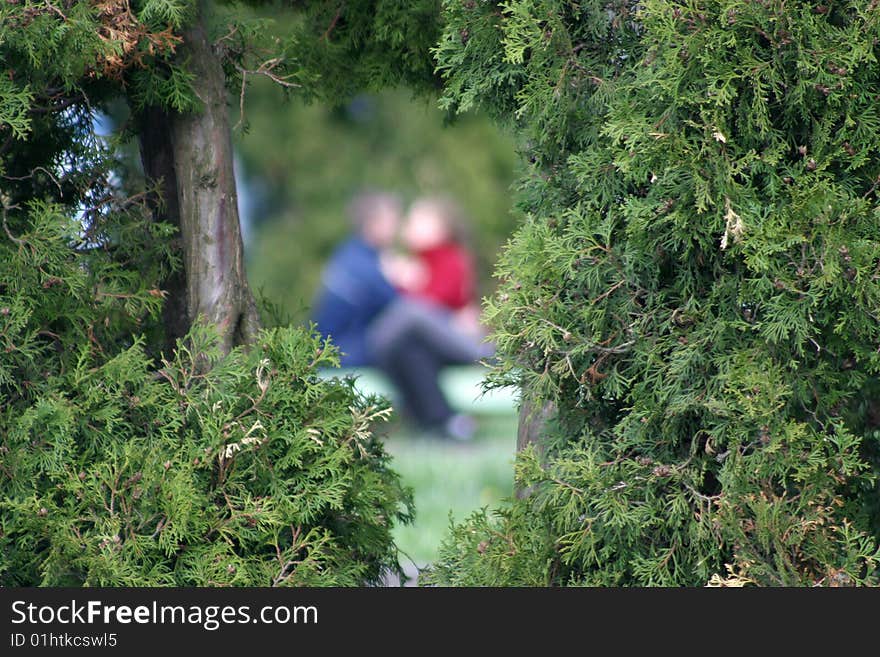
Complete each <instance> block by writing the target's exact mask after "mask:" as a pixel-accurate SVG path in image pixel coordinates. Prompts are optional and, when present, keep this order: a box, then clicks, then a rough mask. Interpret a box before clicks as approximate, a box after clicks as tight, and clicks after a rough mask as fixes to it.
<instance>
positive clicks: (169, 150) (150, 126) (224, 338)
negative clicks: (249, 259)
mask: <svg viewBox="0 0 880 657" xmlns="http://www.w3.org/2000/svg"><path fill="white" fill-rule="evenodd" d="M206 6H207V3H206V2H205V0H202V2H200V3H199V16H198V18H197V19H196V20H195V21H194V23H193V24H192V25H191V27H189V28H188V29H187V30H186V31H184V33H183V45H182V46H181V48H180V59H181V61H185V62H186V65H187V66H188V68H189V70H190V72H191V73H192V74H193V76H194V79H193V87H194V90H195V93H196V95H197V96H198V98H199V99H200V100H201V103H202V110H201V111H200V112H197V113H191V114H179V113H172V112H165V111H164V110H161V109H156V108H151V109H149V110H147V111H146V112H144V114H143V115H142V116H141V120H142V127H141V132H140V135H141V137H140V143H141V158H142V161H143V163H144V171H145V173H146V175H147V178H148V179H151V180H153V181H158V182H160V183H161V189H162V194H163V197H164V198H163V201H164V203H163V205H162V206H161V209H158V208H157V209H158V212H157V215H158V217H159V218H161V219H163V220H165V221H168V222H169V223H172V224H174V225H176V226H177V227H178V228H179V231H180V232H179V239H180V247H181V250H180V252H181V256H182V260H183V270H182V271H181V272H180V275H179V276H177V277H172V278H171V279H170V280H169V281H167V283H166V291H167V293H168V298H167V300H166V306H165V314H164V320H165V328H166V333H167V339H168V341H169V342H170V343H173V341H174V340H176V339H177V338H179V337H181V336H182V335H183V334H185V333H186V331H187V330H188V329H189V327H190V326H191V325H192V323H193V322H195V321H196V319H198V318H199V317H201V318H203V320H204V321H206V322H207V323H210V324H213V325H214V326H215V327H216V329H217V331H218V333H219V335H220V341H221V346H222V348H223V351H224V353H225V352H228V351H229V350H230V349H232V347H234V346H236V345H238V344H245V343H247V342H249V341H250V340H251V339H252V338H253V337H254V335H255V333H256V331H257V329H258V328H259V315H258V313H257V308H256V303H255V302H254V298H253V295H252V294H251V291H250V288H249V286H248V283H247V277H246V275H245V268H244V248H243V244H242V239H241V228H240V225H239V217H238V202H237V196H236V191H235V177H234V175H233V169H232V156H233V153H232V139H231V134H230V125H229V114H228V111H227V93H226V86H225V80H224V75H223V69H222V67H221V64H220V61H219V59H218V58H217V56H216V55H215V54H214V52H213V50H212V47H211V43H210V42H209V41H208V38H207V34H206V31H205V13H206Z"/></svg>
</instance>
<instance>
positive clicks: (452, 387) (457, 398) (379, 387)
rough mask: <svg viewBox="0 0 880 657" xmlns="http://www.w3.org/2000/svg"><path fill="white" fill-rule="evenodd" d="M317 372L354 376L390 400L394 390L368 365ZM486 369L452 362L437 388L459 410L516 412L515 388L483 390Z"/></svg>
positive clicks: (327, 375)
mask: <svg viewBox="0 0 880 657" xmlns="http://www.w3.org/2000/svg"><path fill="white" fill-rule="evenodd" d="M319 374H320V375H321V376H323V377H325V378H330V377H334V376H336V377H339V378H346V377H354V378H355V380H356V383H355V387H356V388H357V389H358V390H360V391H361V392H363V393H364V394H377V395H382V396H384V397H388V398H389V399H391V400H392V401H393V400H394V399H395V397H396V395H397V393H396V390H395V389H394V386H393V385H392V384H391V382H390V381H389V380H388V377H386V376H385V375H384V374H383V373H382V372H381V371H379V370H377V369H374V368H371V367H343V368H341V369H338V370H336V369H324V370H321V371H320V372H319ZM485 375H486V368H485V367H481V366H477V365H455V366H450V367H446V368H444V369H443V370H442V371H441V372H440V387H441V389H442V390H443V393H444V394H445V395H446V398H447V399H448V400H449V404H450V405H451V406H452V408H453V409H455V410H456V411H458V412H459V413H472V414H482V415H507V414H515V413H516V411H517V407H516V404H517V398H516V389H515V388H512V387H509V388H494V389H492V390H487V391H485V392H483V389H482V384H483V378H484V377H485Z"/></svg>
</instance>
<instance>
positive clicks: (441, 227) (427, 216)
mask: <svg viewBox="0 0 880 657" xmlns="http://www.w3.org/2000/svg"><path fill="white" fill-rule="evenodd" d="M401 237H402V238H403V243H404V245H405V246H406V248H408V249H410V250H411V251H425V250H427V249H432V248H434V247H436V246H440V245H441V244H443V243H445V242H446V241H447V240H449V237H450V235H449V227H448V226H447V224H446V220H445V218H444V217H443V215H442V214H441V212H440V210H439V208H436V207H434V206H433V205H430V204H416V205H414V206H413V208H412V209H411V210H410V211H409V214H408V215H407V218H406V223H405V224H404V226H403V234H402V235H401Z"/></svg>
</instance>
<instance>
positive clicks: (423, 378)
mask: <svg viewBox="0 0 880 657" xmlns="http://www.w3.org/2000/svg"><path fill="white" fill-rule="evenodd" d="M367 341H368V345H369V349H370V350H371V351H372V353H373V356H374V358H375V361H376V364H377V365H378V367H379V368H380V369H381V370H382V371H383V372H385V374H386V375H387V376H388V377H389V378H390V379H391V381H392V383H393V384H394V386H395V387H396V388H397V390H398V391H399V393H400V395H401V398H402V400H403V404H404V407H405V408H406V410H407V411H408V412H409V413H410V414H411V415H412V417H413V418H414V419H415V420H416V422H418V423H419V424H420V425H422V426H423V427H437V426H442V425H443V424H444V423H445V422H446V421H447V420H448V419H449V418H450V417H452V415H453V414H454V412H453V410H452V408H451V407H450V405H449V402H448V401H447V400H446V396H445V395H444V394H443V391H442V390H441V388H440V382H439V375H440V371H441V370H442V369H443V367H445V366H447V365H460V364H470V363H475V362H477V361H478V360H479V359H480V358H482V357H484V356H487V355H489V354H490V353H491V351H490V349H489V347H487V346H486V345H484V344H482V343H480V342H479V341H477V340H476V339H474V338H471V337H470V336H467V335H464V334H463V333H461V332H460V331H458V330H457V329H456V328H455V326H454V325H453V324H452V321H451V317H450V315H449V313H446V312H444V311H443V310H441V309H438V308H435V307H433V306H431V305H429V304H425V303H422V302H419V301H413V300H410V299H406V298H403V299H399V300H397V301H394V302H393V303H392V304H391V305H390V306H389V307H388V308H386V309H385V310H384V311H383V312H382V313H381V314H380V315H379V317H377V318H376V320H375V321H374V322H373V324H372V325H371V326H370V330H369V332H368V335H367Z"/></svg>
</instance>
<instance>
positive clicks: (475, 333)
mask: <svg viewBox="0 0 880 657" xmlns="http://www.w3.org/2000/svg"><path fill="white" fill-rule="evenodd" d="M348 214H349V217H350V219H351V222H352V224H353V229H354V230H353V235H352V236H351V237H350V238H349V239H348V240H347V241H345V242H344V243H343V244H341V245H340V246H339V247H337V249H336V251H335V252H334V253H333V255H332V256H331V258H330V260H329V262H328V263H327V265H326V267H325V269H324V272H323V275H322V278H321V289H320V292H319V294H318V298H317V302H316V304H315V306H314V308H315V312H314V315H313V320H314V321H315V323H316V324H317V327H318V330H319V331H320V332H321V334H322V335H323V336H325V337H330V338H332V340H333V342H334V343H335V344H336V345H337V346H338V347H339V350H340V351H341V352H342V356H341V358H342V365H343V366H344V367H365V366H371V367H377V368H379V369H380V370H382V371H383V372H384V373H385V374H386V375H387V376H388V377H389V378H390V379H391V381H392V383H394V385H395V387H396V388H397V390H398V391H399V393H400V396H401V400H402V402H403V406H404V409H403V410H404V411H405V412H407V413H408V414H409V416H410V417H411V418H412V419H413V420H414V421H415V422H416V423H417V424H418V425H419V426H420V427H421V428H422V429H424V430H426V431H428V432H430V433H433V434H439V435H441V436H444V437H448V438H452V439H456V440H468V439H470V438H471V437H472V436H473V434H474V431H475V430H476V423H475V421H474V419H473V418H471V417H470V416H467V415H463V414H459V413H456V412H455V411H454V410H453V409H452V408H451V407H450V405H449V402H448V401H447V399H446V397H445V395H444V394H443V391H442V390H441V388H440V385H439V381H438V376H439V374H440V371H441V369H442V368H443V367H445V366H447V365H462V364H472V363H476V362H478V361H479V360H480V359H482V358H488V357H491V356H492V355H493V348H492V346H491V345H490V344H488V343H487V342H486V341H485V337H486V334H485V331H484V329H483V327H482V326H481V325H480V321H479V315H480V311H479V305H478V301H477V298H476V285H475V278H476V277H475V273H474V268H473V263H472V258H471V256H470V254H469V252H468V250H467V249H466V247H465V246H464V243H463V240H462V238H461V231H462V230H463V219H462V216H461V214H460V212H459V210H458V207H457V206H456V204H455V203H453V202H452V201H450V200H449V199H446V198H440V197H430V198H423V199H419V200H417V201H416V202H415V203H413V204H412V206H411V207H410V208H409V211H408V212H407V213H406V215H405V216H404V209H403V206H402V204H401V202H400V200H399V199H398V198H397V197H396V196H394V195H392V194H387V193H380V192H372V193H365V194H361V195H359V196H357V197H356V198H355V199H354V200H353V201H352V202H351V204H350V206H349V210H348ZM400 247H402V249H401V248H400Z"/></svg>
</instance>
